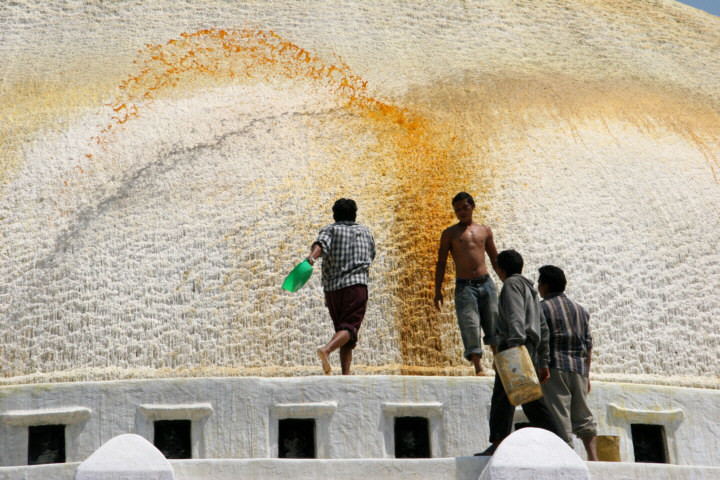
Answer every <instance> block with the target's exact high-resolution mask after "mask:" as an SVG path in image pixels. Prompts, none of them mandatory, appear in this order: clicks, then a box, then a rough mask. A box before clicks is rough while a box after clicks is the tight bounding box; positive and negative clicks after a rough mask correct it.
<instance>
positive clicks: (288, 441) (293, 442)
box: [267, 401, 337, 458]
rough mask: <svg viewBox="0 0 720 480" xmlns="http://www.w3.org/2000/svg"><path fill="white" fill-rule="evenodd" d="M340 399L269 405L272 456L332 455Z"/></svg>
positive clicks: (268, 444) (268, 448)
mask: <svg viewBox="0 0 720 480" xmlns="http://www.w3.org/2000/svg"><path fill="white" fill-rule="evenodd" d="M336 410H337V402H335V401H327V402H308V403H277V404H275V405H271V406H270V408H269V412H268V413H269V418H268V420H269V422H268V437H267V438H268V443H267V452H268V457H269V458H332V455H333V451H332V439H331V438H330V424H331V422H332V418H333V415H334V414H335V411H336Z"/></svg>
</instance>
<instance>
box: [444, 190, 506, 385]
mask: <svg viewBox="0 0 720 480" xmlns="http://www.w3.org/2000/svg"><path fill="white" fill-rule="evenodd" d="M452 205H453V209H454V210H455V216H456V217H457V219H458V220H459V222H458V223H457V224H455V225H453V226H452V227H448V228H446V229H445V230H444V231H443V233H442V236H441V237H440V248H439V250H438V261H437V266H436V267H435V308H436V309H437V310H438V311H440V305H442V304H443V295H442V283H443V279H444V277H445V266H446V264H447V256H448V252H450V253H451V254H452V258H453V262H454V263H455V276H456V279H455V312H456V313H457V320H458V326H459V327H460V334H461V335H462V341H463V346H464V347H465V349H464V352H463V356H464V357H465V358H466V359H468V360H469V361H471V362H472V363H473V365H474V366H475V374H476V375H484V374H485V372H484V371H483V367H482V365H481V364H480V360H481V358H482V354H483V351H482V342H481V341H480V328H481V326H482V330H483V332H484V334H485V336H484V337H483V338H482V340H484V341H485V344H486V345H490V346H491V348H492V349H493V352H494V351H495V345H496V344H497V338H496V328H497V320H498V296H497V288H496V287H495V282H493V280H492V278H490V275H489V274H488V269H487V265H486V263H485V253H487V255H488V257H490V263H491V264H492V267H493V269H494V270H495V272H496V273H497V261H496V258H497V248H495V242H494V241H493V234H492V230H490V227H488V226H485V225H480V224H477V223H475V222H473V217H472V216H473V210H474V209H475V201H474V200H473V198H472V197H471V196H470V194H468V193H465V192H460V193H458V194H457V195H455V198H453V201H452Z"/></svg>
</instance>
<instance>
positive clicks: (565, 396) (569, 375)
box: [538, 265, 597, 460]
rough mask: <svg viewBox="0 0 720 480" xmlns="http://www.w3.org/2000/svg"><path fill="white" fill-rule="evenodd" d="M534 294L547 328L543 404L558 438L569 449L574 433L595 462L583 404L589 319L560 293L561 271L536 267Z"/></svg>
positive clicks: (586, 385)
mask: <svg viewBox="0 0 720 480" xmlns="http://www.w3.org/2000/svg"><path fill="white" fill-rule="evenodd" d="M539 272H540V277H539V278H538V292H539V293H540V296H541V297H543V301H542V302H541V303H540V306H541V307H542V310H543V314H544V315H545V320H546V321H547V324H548V328H549V329H550V378H549V379H548V381H547V382H545V383H544V384H543V386H542V388H543V395H544V396H545V402H546V404H547V406H548V408H549V409H550V411H551V412H552V414H553V416H554V417H555V421H556V423H557V424H558V426H560V427H561V428H560V430H561V431H560V437H561V438H562V439H563V440H565V442H567V443H568V445H570V447H571V448H572V442H571V440H570V434H571V433H574V434H575V435H577V436H578V438H580V439H581V440H582V442H583V444H584V445H585V451H586V452H587V457H588V460H597V452H596V448H595V436H596V435H597V426H596V424H595V420H594V419H593V415H592V412H591V411H590V408H589V407H588V404H587V394H588V393H589V392H590V378H589V375H590V359H591V354H592V335H591V333H590V316H589V315H588V313H587V312H586V311H585V309H584V308H583V307H581V306H580V305H578V304H577V303H575V302H573V301H572V300H570V299H569V298H568V297H567V296H566V295H565V294H564V293H563V292H564V291H565V285H566V284H567V281H566V279H565V273H564V272H563V271H562V269H560V268H558V267H556V266H553V265H545V266H544V267H540V270H539Z"/></svg>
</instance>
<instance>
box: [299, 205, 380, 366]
mask: <svg viewBox="0 0 720 480" xmlns="http://www.w3.org/2000/svg"><path fill="white" fill-rule="evenodd" d="M332 209H333V219H334V220H335V223H333V224H331V225H328V226H327V227H325V228H323V229H322V230H320V234H319V235H318V237H317V240H315V242H314V243H313V244H312V247H311V251H310V255H309V256H308V262H310V264H311V265H314V264H315V260H316V259H317V258H318V257H320V256H322V259H323V262H322V283H323V290H325V305H327V307H328V311H329V312H330V318H332V321H333V325H334V327H335V335H333V337H332V338H331V339H330V341H329V342H328V343H327V344H326V345H325V346H323V347H320V348H318V350H317V354H318V357H319V358H320V362H321V364H322V369H323V373H324V374H325V375H329V374H330V372H331V370H332V368H331V367H330V361H329V359H328V358H329V356H330V354H331V353H332V352H333V351H335V350H337V349H338V348H339V349H340V367H341V369H342V373H343V375H349V374H350V363H351V362H352V351H353V349H354V348H355V345H357V333H358V329H359V328H360V324H361V323H362V321H363V318H364V317H365V309H366V308H367V301H368V289H367V283H368V276H369V274H368V271H369V269H370V264H371V263H372V261H373V260H374V259H375V241H374V239H373V237H372V234H371V233H370V230H368V229H367V227H364V226H362V225H360V224H358V223H355V216H356V214H357V204H356V203H355V201H354V200H351V199H349V198H341V199H340V200H338V201H336V202H335V204H334V205H333V208H332Z"/></svg>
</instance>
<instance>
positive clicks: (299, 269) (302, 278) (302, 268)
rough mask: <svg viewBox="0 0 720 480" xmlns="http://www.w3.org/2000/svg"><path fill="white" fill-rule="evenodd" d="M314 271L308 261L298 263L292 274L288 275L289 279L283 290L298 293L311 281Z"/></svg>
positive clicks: (285, 282) (283, 285) (286, 279)
mask: <svg viewBox="0 0 720 480" xmlns="http://www.w3.org/2000/svg"><path fill="white" fill-rule="evenodd" d="M312 271H313V267H312V265H310V262H308V261H307V259H305V260H303V261H302V262H300V263H298V264H297V266H296V267H295V268H293V270H292V272H290V273H289V274H288V276H287V278H285V281H284V282H283V284H282V288H283V290H287V291H288V292H297V291H298V290H300V288H301V287H302V286H303V285H305V283H307V281H308V280H309V279H310V275H312Z"/></svg>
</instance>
